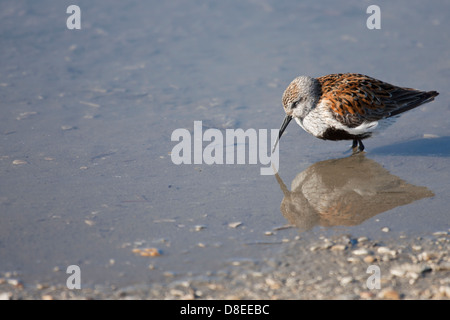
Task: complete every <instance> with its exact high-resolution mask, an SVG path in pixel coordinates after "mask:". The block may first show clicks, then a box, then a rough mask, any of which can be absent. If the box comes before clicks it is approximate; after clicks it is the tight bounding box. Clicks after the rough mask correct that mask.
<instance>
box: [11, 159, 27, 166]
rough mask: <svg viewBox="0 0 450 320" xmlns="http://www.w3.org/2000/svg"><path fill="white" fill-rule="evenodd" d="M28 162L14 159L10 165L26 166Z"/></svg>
mask: <svg viewBox="0 0 450 320" xmlns="http://www.w3.org/2000/svg"><path fill="white" fill-rule="evenodd" d="M27 163H28V162H26V161H25V160H19V159H16V160H14V161H13V162H12V164H13V165H16V166H17V165H22V164H27Z"/></svg>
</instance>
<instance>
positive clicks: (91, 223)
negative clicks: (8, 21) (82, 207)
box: [84, 220, 95, 227]
mask: <svg viewBox="0 0 450 320" xmlns="http://www.w3.org/2000/svg"><path fill="white" fill-rule="evenodd" d="M84 223H86V224H87V225H88V226H90V227H92V226H93V225H94V224H95V221H93V220H84Z"/></svg>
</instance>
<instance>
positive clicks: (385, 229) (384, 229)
mask: <svg viewBox="0 0 450 320" xmlns="http://www.w3.org/2000/svg"><path fill="white" fill-rule="evenodd" d="M381 231H383V232H389V231H390V229H389V228H388V227H384V228H382V229H381Z"/></svg>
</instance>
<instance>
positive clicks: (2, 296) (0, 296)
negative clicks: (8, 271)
mask: <svg viewBox="0 0 450 320" xmlns="http://www.w3.org/2000/svg"><path fill="white" fill-rule="evenodd" d="M11 297H12V293H11V292H0V300H10V299H11Z"/></svg>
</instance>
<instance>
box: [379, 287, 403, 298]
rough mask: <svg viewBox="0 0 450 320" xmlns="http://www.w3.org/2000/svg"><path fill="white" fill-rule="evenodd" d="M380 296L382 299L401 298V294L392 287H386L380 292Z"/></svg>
mask: <svg viewBox="0 0 450 320" xmlns="http://www.w3.org/2000/svg"><path fill="white" fill-rule="evenodd" d="M379 297H380V298H381V299H389V300H399V299H400V294H399V293H398V292H397V291H395V290H394V289H392V288H388V289H384V290H382V291H381V292H380V294H379Z"/></svg>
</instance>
